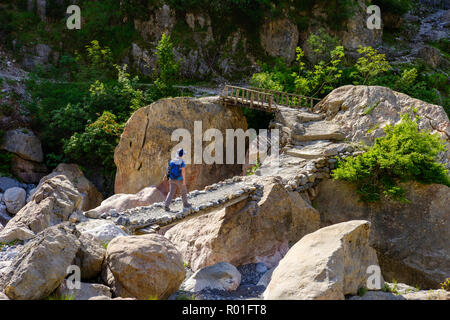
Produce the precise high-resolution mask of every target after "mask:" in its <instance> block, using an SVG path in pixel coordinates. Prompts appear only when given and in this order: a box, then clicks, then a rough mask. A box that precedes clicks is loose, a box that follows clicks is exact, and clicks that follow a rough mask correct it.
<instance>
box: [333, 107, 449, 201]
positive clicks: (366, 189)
mask: <svg viewBox="0 0 450 320" xmlns="http://www.w3.org/2000/svg"><path fill="white" fill-rule="evenodd" d="M385 132H386V136H384V137H381V138H377V139H376V140H375V144H374V145H373V146H372V147H371V148H370V149H369V150H368V151H367V152H365V153H364V154H362V155H359V156H357V157H355V158H351V157H349V158H347V159H345V160H342V161H339V162H338V168H337V169H336V170H334V171H333V173H332V176H333V178H334V179H338V180H344V181H348V182H351V183H354V184H356V185H357V187H358V189H357V193H358V194H359V195H360V199H361V200H362V201H364V202H376V201H379V200H380V199H381V197H382V196H384V197H385V198H388V199H393V200H396V201H407V200H406V199H405V197H404V193H405V191H404V190H403V188H402V187H401V186H398V182H399V181H400V182H405V181H409V180H414V181H418V182H421V183H425V184H428V183H439V184H444V185H447V186H450V178H449V176H448V172H447V170H446V169H445V167H444V166H443V165H442V164H441V163H439V162H437V161H436V156H437V154H438V153H439V152H441V151H444V150H445V147H446V146H445V145H444V144H443V143H442V142H441V141H440V139H439V136H438V135H436V134H431V133H429V132H427V131H425V132H423V131H419V130H418V124H417V118H416V119H415V120H412V119H411V118H410V116H409V115H408V114H406V115H403V117H402V121H401V122H400V123H399V124H397V125H395V126H390V125H388V126H386V128H385Z"/></svg>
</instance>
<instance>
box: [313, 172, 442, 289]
mask: <svg viewBox="0 0 450 320" xmlns="http://www.w3.org/2000/svg"><path fill="white" fill-rule="evenodd" d="M403 187H404V188H405V190H406V195H405V196H406V198H407V199H409V200H410V201H411V203H409V204H402V203H396V202H391V201H387V200H382V201H380V202H379V203H376V204H370V205H368V204H364V203H361V202H359V201H358V196H357V194H356V192H355V187H354V186H352V185H349V184H347V183H344V182H341V181H333V180H325V181H323V182H321V184H320V185H319V193H318V196H317V198H316V199H315V201H314V202H315V204H316V208H317V210H318V211H319V212H320V217H321V225H322V226H327V225H332V224H335V223H339V222H343V221H348V220H354V219H365V220H369V221H370V222H371V226H372V227H371V236H370V241H371V245H372V246H373V247H374V248H375V249H376V250H377V254H378V259H379V261H380V265H381V270H382V271H383V276H384V278H385V279H386V280H388V281H392V280H393V279H395V280H397V281H399V282H404V283H408V284H411V285H414V286H416V285H418V286H420V288H422V289H425V288H438V287H440V286H439V283H441V282H443V281H444V280H445V279H446V277H448V275H449V274H450V210H449V209H448V204H449V203H450V188H448V187H446V186H443V185H421V184H418V183H407V184H404V185H403ZM337 194H338V195H339V196H338V197H336V195H337Z"/></svg>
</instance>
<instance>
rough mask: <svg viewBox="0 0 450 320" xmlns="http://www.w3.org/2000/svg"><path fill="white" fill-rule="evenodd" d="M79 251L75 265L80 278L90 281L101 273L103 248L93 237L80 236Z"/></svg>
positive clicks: (104, 250) (87, 234)
mask: <svg viewBox="0 0 450 320" xmlns="http://www.w3.org/2000/svg"><path fill="white" fill-rule="evenodd" d="M78 240H79V241H80V250H78V252H77V255H76V259H75V261H76V264H77V265H78V266H79V267H80V271H81V278H82V279H85V280H90V279H93V278H95V277H96V276H98V275H99V274H100V272H101V271H102V263H103V260H104V258H105V255H106V249H105V247H104V246H103V245H102V244H101V243H100V241H99V240H97V239H96V238H95V237H94V236H93V235H91V234H89V233H84V234H81V235H80V236H79V237H78Z"/></svg>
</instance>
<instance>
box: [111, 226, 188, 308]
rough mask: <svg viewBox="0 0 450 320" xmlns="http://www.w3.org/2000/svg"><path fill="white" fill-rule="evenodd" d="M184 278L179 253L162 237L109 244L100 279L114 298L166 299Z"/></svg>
mask: <svg viewBox="0 0 450 320" xmlns="http://www.w3.org/2000/svg"><path fill="white" fill-rule="evenodd" d="M184 277H185V270H184V266H183V259H182V257H181V255H180V253H179V252H178V250H177V249H176V248H175V247H174V246H173V244H172V243H170V241H169V240H167V239H166V238H164V237H163V236H160V235H156V234H152V235H144V236H130V237H120V238H116V239H114V240H112V241H111V243H110V244H109V245H108V249H107V252H106V259H105V263H104V266H103V280H104V281H105V283H107V284H108V286H109V287H111V288H112V289H113V291H114V293H115V295H116V296H120V297H125V298H127V297H131V298H137V299H141V300H148V299H149V298H156V299H167V298H169V296H170V295H172V294H173V293H175V292H176V291H177V290H178V288H179V286H180V284H181V282H182V281H183V280H184Z"/></svg>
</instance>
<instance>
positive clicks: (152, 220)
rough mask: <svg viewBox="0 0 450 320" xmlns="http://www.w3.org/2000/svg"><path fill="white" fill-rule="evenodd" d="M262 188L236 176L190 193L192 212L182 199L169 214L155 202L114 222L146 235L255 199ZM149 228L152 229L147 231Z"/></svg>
mask: <svg viewBox="0 0 450 320" xmlns="http://www.w3.org/2000/svg"><path fill="white" fill-rule="evenodd" d="M261 188H262V187H261V186H260V185H258V184H256V183H255V184H253V183H251V182H245V181H242V177H235V178H233V179H228V180H225V181H222V182H219V183H216V184H213V185H211V186H208V187H206V188H205V189H204V190H200V191H198V190H195V191H192V192H190V193H189V194H188V201H189V203H190V204H191V205H192V208H191V209H183V204H182V200H181V198H180V197H178V198H176V199H175V200H174V201H173V202H172V204H171V207H170V208H171V211H170V212H167V211H165V209H164V203H162V202H161V203H154V204H152V205H150V206H146V207H138V208H134V209H129V210H126V211H124V212H121V213H119V216H118V217H115V218H114V219H112V221H113V222H115V223H116V224H119V225H122V226H124V227H126V228H128V229H129V230H130V231H136V230H141V231H140V232H141V233H146V231H147V232H149V233H151V232H152V229H155V228H158V227H164V226H169V225H171V224H174V223H178V222H179V221H180V220H186V219H188V218H192V217H194V216H198V215H200V214H205V213H208V212H210V211H212V210H217V209H220V208H225V207H227V206H230V205H233V204H235V203H238V202H240V201H244V200H246V199H248V198H251V197H252V196H254V195H255V193H256V192H257V190H258V189H261ZM155 226H158V227H155ZM146 228H148V229H147V230H146Z"/></svg>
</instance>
